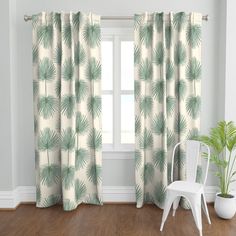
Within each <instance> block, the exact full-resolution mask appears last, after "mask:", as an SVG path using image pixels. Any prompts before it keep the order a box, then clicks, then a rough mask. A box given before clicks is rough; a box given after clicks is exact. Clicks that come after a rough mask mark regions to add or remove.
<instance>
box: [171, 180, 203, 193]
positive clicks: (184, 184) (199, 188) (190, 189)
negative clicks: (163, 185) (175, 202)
mask: <svg viewBox="0 0 236 236" xmlns="http://www.w3.org/2000/svg"><path fill="white" fill-rule="evenodd" d="M167 189H170V190H174V191H177V192H183V193H197V192H203V185H202V184H199V183H194V182H188V181H174V182H173V183H171V184H170V185H168V187H167Z"/></svg>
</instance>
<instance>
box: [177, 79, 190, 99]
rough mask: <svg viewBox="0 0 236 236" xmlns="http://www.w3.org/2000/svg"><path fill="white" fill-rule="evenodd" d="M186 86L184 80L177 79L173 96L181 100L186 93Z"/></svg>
mask: <svg viewBox="0 0 236 236" xmlns="http://www.w3.org/2000/svg"><path fill="white" fill-rule="evenodd" d="M186 90H187V86H186V82H185V81H184V80H179V81H177V82H176V84H175V96H176V97H178V99H179V100H183V99H184V97H185V94H186Z"/></svg>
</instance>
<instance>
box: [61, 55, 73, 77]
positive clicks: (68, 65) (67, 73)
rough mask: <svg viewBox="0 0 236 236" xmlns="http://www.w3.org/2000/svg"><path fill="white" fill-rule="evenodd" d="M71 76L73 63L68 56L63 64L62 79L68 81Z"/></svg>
mask: <svg viewBox="0 0 236 236" xmlns="http://www.w3.org/2000/svg"><path fill="white" fill-rule="evenodd" d="M73 76H74V65H73V62H72V59H71V58H69V59H67V60H66V61H65V62H64V64H63V68H62V77H63V79H64V80H66V81H70V80H72V79H73Z"/></svg>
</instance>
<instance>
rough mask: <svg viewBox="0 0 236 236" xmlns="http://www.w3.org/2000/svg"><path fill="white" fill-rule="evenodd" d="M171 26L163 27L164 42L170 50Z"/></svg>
mask: <svg viewBox="0 0 236 236" xmlns="http://www.w3.org/2000/svg"><path fill="white" fill-rule="evenodd" d="M172 34H173V33H172V25H166V27H165V40H166V48H168V49H169V48H170V46H171V45H172Z"/></svg>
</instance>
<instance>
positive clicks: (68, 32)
mask: <svg viewBox="0 0 236 236" xmlns="http://www.w3.org/2000/svg"><path fill="white" fill-rule="evenodd" d="M71 37H72V29H71V24H69V23H68V24H65V25H64V26H63V29H62V39H63V41H64V43H65V45H66V46H67V47H68V48H71Z"/></svg>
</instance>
